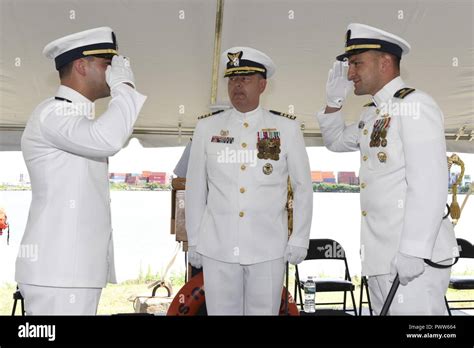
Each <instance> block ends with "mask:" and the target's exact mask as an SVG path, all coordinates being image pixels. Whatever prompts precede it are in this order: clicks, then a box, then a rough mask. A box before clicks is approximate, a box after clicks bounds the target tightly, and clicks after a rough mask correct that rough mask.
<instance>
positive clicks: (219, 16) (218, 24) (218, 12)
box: [211, 0, 224, 105]
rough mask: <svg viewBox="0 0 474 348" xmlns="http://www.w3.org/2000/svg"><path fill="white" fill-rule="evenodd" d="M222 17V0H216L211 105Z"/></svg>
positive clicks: (215, 90) (214, 92) (215, 79)
mask: <svg viewBox="0 0 474 348" xmlns="http://www.w3.org/2000/svg"><path fill="white" fill-rule="evenodd" d="M223 17H224V0H217V9H216V29H215V34H214V62H213V64H212V86H211V105H214V104H215V103H216V99H217V85H218V81H219V80H218V78H219V76H218V75H219V59H220V54H221V40H222V18H223Z"/></svg>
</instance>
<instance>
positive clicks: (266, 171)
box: [263, 163, 273, 175]
mask: <svg viewBox="0 0 474 348" xmlns="http://www.w3.org/2000/svg"><path fill="white" fill-rule="evenodd" d="M272 172H273V166H272V164H271V163H265V165H264V166H263V174H265V175H270V174H271V173H272Z"/></svg>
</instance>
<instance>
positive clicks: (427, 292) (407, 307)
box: [368, 262, 451, 315]
mask: <svg viewBox="0 0 474 348" xmlns="http://www.w3.org/2000/svg"><path fill="white" fill-rule="evenodd" d="M443 263H444V262H443ZM450 275H451V268H443V269H440V268H433V267H431V266H428V265H425V271H424V273H423V274H422V275H421V276H419V277H418V278H415V279H414V280H412V281H411V282H409V283H408V284H407V285H405V286H403V285H401V284H400V286H399V287H398V290H397V292H396V294H395V297H394V298H393V302H392V305H391V306H390V310H389V312H388V313H389V315H446V314H447V309H446V303H445V301H444V295H445V294H446V291H447V289H448V285H449V278H450ZM392 279H393V276H391V275H390V274H382V275H377V276H369V279H368V283H369V292H370V301H371V303H372V309H373V310H374V312H375V314H376V315H379V314H380V311H381V310H382V307H383V304H384V302H385V300H386V298H387V295H388V292H389V291H390V287H391V286H392V281H391V280H392Z"/></svg>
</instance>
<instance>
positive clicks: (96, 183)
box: [15, 27, 146, 315]
mask: <svg viewBox="0 0 474 348" xmlns="http://www.w3.org/2000/svg"><path fill="white" fill-rule="evenodd" d="M43 53H44V55H45V56H46V57H48V58H51V59H54V60H55V63H56V69H57V70H58V72H59V77H60V80H61V85H60V86H59V89H58V90H57V92H56V95H55V97H52V98H48V99H46V100H45V101H43V102H42V103H41V104H40V105H39V106H38V107H37V108H36V109H35V110H34V111H33V114H32V115H31V117H30V119H29V121H28V123H27V125H26V128H25V131H24V133H23V137H22V141H21V149H22V151H23V157H24V159H25V162H26V165H27V168H28V172H29V174H30V178H31V187H32V201H31V206H30V212H29V216H28V222H27V226H26V230H25V233H24V236H23V240H22V242H21V248H28V247H30V248H31V247H32V248H35V250H37V257H35V259H32V258H29V257H27V255H24V253H21V252H20V253H19V254H18V258H17V261H16V276H15V278H16V281H17V282H18V283H19V288H20V291H21V293H22V295H23V297H24V298H25V309H26V313H27V314H29V315H49V314H64V315H68V314H85V315H91V314H95V313H96V311H97V305H98V302H99V298H100V294H101V290H102V288H103V287H105V285H106V283H107V282H108V281H109V282H115V271H114V259H113V245H112V228H111V221H110V193H109V181H108V156H112V155H114V154H115V153H117V152H118V151H120V149H121V148H122V146H123V145H124V144H125V142H126V141H127V139H128V138H129V137H130V135H131V134H132V131H133V125H134V123H135V121H136V119H137V117H138V114H139V112H140V109H141V108H142V106H143V103H144V102H145V99H146V97H145V96H143V95H141V94H140V93H138V92H137V91H136V90H135V82H134V76H133V73H132V70H131V68H130V64H129V62H128V60H126V59H125V58H124V57H122V56H119V55H118V52H117V42H116V38H115V35H114V33H113V32H112V29H110V28H108V27H101V28H96V29H91V30H86V31H82V32H79V33H76V34H72V35H69V36H66V37H63V38H60V39H57V40H55V41H53V42H51V43H49V44H48V45H47V46H46V47H45V48H44V51H43ZM110 95H112V99H111V101H110V103H109V106H108V109H107V110H106V111H105V112H104V113H103V114H102V115H101V116H100V117H99V118H97V119H95V118H94V113H93V112H94V107H93V106H94V105H93V102H94V101H95V100H97V99H100V98H105V97H108V96H110Z"/></svg>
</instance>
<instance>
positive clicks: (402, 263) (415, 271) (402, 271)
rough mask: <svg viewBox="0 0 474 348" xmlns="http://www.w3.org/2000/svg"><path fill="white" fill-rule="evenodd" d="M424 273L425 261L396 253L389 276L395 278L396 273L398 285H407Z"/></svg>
mask: <svg viewBox="0 0 474 348" xmlns="http://www.w3.org/2000/svg"><path fill="white" fill-rule="evenodd" d="M424 271H425V261H424V260H423V259H422V258H419V257H414V256H409V255H405V254H402V253H401V252H398V253H397V255H395V257H394V258H393V260H392V263H391V265H390V274H391V275H392V276H393V277H394V278H395V275H396V274H397V273H398V278H399V279H400V284H402V285H407V284H408V283H409V282H411V281H412V280H413V279H415V278H416V277H419V276H420V275H422V274H423V272H424Z"/></svg>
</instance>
